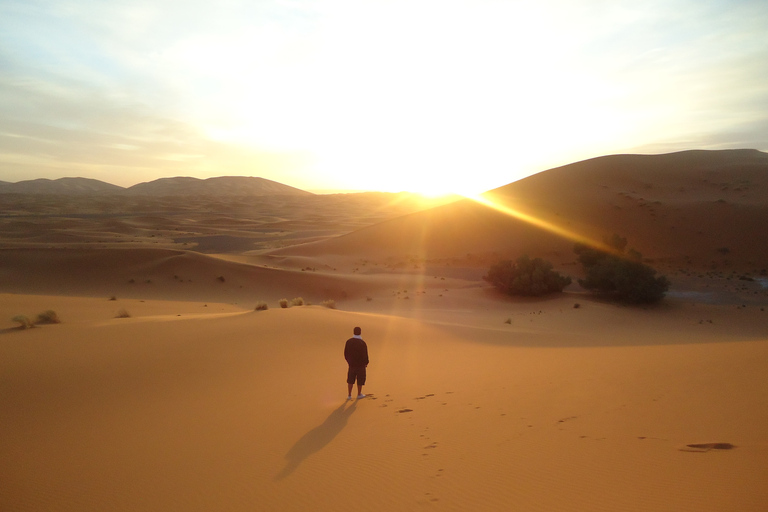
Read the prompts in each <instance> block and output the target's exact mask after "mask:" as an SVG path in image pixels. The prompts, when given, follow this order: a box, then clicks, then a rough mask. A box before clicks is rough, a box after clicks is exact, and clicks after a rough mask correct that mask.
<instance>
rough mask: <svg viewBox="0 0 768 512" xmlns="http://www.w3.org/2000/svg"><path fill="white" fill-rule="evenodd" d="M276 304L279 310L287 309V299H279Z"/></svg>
mask: <svg viewBox="0 0 768 512" xmlns="http://www.w3.org/2000/svg"><path fill="white" fill-rule="evenodd" d="M278 304H280V307H281V308H283V309H285V308H287V307H288V299H280V300H279V301H278Z"/></svg>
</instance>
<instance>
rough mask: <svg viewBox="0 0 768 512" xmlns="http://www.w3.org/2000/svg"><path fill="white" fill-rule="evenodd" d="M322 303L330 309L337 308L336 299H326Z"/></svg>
mask: <svg viewBox="0 0 768 512" xmlns="http://www.w3.org/2000/svg"><path fill="white" fill-rule="evenodd" d="M320 305H322V306H324V307H326V308H328V309H336V301H335V300H333V299H328V300H324V301H323V302H321V303H320Z"/></svg>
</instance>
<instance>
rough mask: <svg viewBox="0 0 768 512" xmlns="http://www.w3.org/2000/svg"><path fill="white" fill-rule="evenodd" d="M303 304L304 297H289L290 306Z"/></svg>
mask: <svg viewBox="0 0 768 512" xmlns="http://www.w3.org/2000/svg"><path fill="white" fill-rule="evenodd" d="M303 305H304V299H302V298H301V297H294V298H293V299H291V306H303Z"/></svg>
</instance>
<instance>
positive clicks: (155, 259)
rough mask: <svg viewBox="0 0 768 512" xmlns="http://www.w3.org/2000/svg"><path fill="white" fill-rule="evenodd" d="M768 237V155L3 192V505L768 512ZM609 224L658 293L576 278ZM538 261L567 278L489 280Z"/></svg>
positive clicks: (47, 185) (82, 184) (17, 187)
mask: <svg viewBox="0 0 768 512" xmlns="http://www.w3.org/2000/svg"><path fill="white" fill-rule="evenodd" d="M765 226H768V154H766V153H762V152H759V151H755V150H724V151H685V152H679V153H670V154H661V155H612V156H605V157H600V158H595V159H591V160H586V161H582V162H578V163H574V164H571V165H566V166H564V167H558V168H554V169H550V170H548V171H544V172H541V173H538V174H535V175H533V176H530V177H528V178H524V179H522V180H519V181H515V182H512V183H510V184H509V185H506V186H504V187H501V188H498V189H495V190H491V191H488V192H486V193H484V194H482V195H481V196H480V197H474V198H471V197H470V198H459V197H449V198H442V199H432V200H424V199H421V198H419V197H417V196H414V195H412V194H385V193H356V194H332V195H319V194H311V193H308V192H305V191H302V190H298V189H295V188H292V187H287V186H285V185H281V184H279V183H275V182H269V181H268V180H260V179H258V178H250V179H245V178H231V177H230V178H215V179H209V180H196V179H192V178H174V179H165V180H157V181H156V182H150V183H144V184H141V186H138V185H137V186H136V187H131V188H127V189H125V188H121V187H116V186H114V185H109V184H106V183H103V182H97V181H95V180H87V179H85V178H70V179H62V180H56V181H50V180H30V181H28V182H23V183H22V182H19V183H0V411H2V421H0V455H1V457H0V460H2V463H0V482H2V484H1V485H0V510H8V511H38V510H50V511H97V510H99V511H101V510H146V511H165V510H188V511H208V510H237V511H239V510H243V511H245V510H266V511H296V510H319V511H329V512H330V511H337V510H346V509H355V510H371V511H410V510H435V511H463V510H477V511H506V510H547V511H549V510H557V511H585V512H586V511H615V510H622V511H649V510H653V511H675V512H678V511H697V512H699V511H723V510H733V511H764V510H765V509H766V506H768V467H767V466H766V463H765V461H766V460H768V441H767V440H766V439H764V438H763V436H765V435H766V432H768V384H766V380H765V376H766V374H768V311H766V308H768V237H766V236H765V231H766V228H765ZM614 233H615V234H618V235H620V236H622V237H626V239H627V240H628V244H629V247H631V248H634V249H636V250H637V251H639V252H640V253H641V254H642V257H643V262H644V263H646V264H647V265H649V266H652V267H653V268H655V269H656V270H657V271H658V272H659V274H663V275H665V276H666V277H667V278H668V279H669V281H670V283H671V284H670V287H669V290H668V291H667V293H666V296H665V297H664V299H663V300H661V301H660V302H658V303H655V304H646V305H631V304H626V303H622V302H617V301H615V300H611V299H610V298H608V297H606V296H601V295H595V294H593V293H590V292H588V291H587V290H585V289H583V288H582V287H580V286H579V284H578V282H577V280H578V279H579V278H581V277H583V270H582V268H581V267H580V265H579V263H578V261H577V257H576V254H575V253H574V244H575V243H577V242H579V243H587V244H590V243H594V244H599V243H600V241H601V240H603V239H604V237H607V236H610V235H611V234H614ZM521 255H529V256H531V257H541V258H544V259H546V260H547V261H550V262H552V264H553V266H554V268H555V269H556V270H557V271H559V272H561V273H562V274H564V275H567V276H570V277H572V278H573V282H572V283H571V284H570V285H568V286H567V287H566V288H565V289H564V290H563V292H562V293H556V294H552V295H547V296H543V297H536V298H532V297H512V296H509V295H505V294H503V293H501V292H499V291H498V290H496V289H495V288H494V287H493V286H491V285H490V284H489V283H488V282H486V281H485V280H484V279H483V277H484V276H485V275H486V273H487V272H488V269H489V267H490V266H491V265H492V264H493V263H495V262H497V261H499V260H503V259H515V258H518V257H519V256H521ZM283 301H284V302H283ZM281 302H282V304H281ZM283 305H285V306H287V307H283ZM52 313H53V314H52ZM38 315H41V317H40V318H39V320H40V321H39V322H36V319H37V316H38ZM25 318H26V319H28V320H29V322H30V323H36V325H35V326H34V327H33V328H23V327H24V325H23V324H24V323H25V322H24V321H23V319H25ZM355 326H359V327H361V328H362V337H363V339H365V341H366V342H367V344H368V349H369V353H370V359H371V362H370V365H369V367H368V382H367V384H366V386H365V389H364V392H365V393H366V394H367V396H366V397H365V398H362V399H359V400H354V399H353V400H351V401H347V400H346V384H345V376H346V362H345V361H344V358H343V353H342V352H343V347H344V342H345V341H346V339H347V338H349V337H351V336H352V329H353V328H354V327H355Z"/></svg>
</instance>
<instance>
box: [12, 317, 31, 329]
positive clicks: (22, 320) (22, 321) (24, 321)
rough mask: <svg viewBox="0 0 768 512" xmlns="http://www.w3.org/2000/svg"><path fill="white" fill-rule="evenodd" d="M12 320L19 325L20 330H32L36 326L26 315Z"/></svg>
mask: <svg viewBox="0 0 768 512" xmlns="http://www.w3.org/2000/svg"><path fill="white" fill-rule="evenodd" d="M12 320H13V321H14V322H16V323H17V324H19V329H30V328H32V327H34V326H35V324H33V323H32V322H31V321H30V320H29V318H27V317H26V316H25V315H16V316H15V317H13V318H12Z"/></svg>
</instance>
